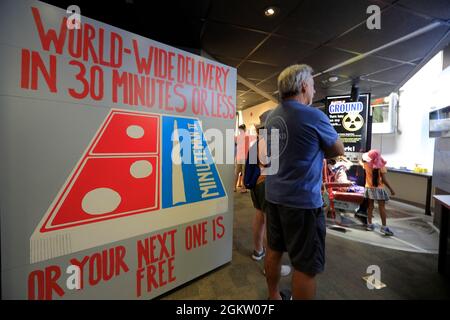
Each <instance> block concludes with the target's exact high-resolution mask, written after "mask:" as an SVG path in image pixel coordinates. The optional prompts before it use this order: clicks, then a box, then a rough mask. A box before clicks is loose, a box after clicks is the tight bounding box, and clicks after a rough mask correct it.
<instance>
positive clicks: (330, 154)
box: [323, 138, 344, 159]
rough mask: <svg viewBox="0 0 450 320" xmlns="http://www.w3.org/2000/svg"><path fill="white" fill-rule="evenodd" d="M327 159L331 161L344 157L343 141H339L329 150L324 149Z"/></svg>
mask: <svg viewBox="0 0 450 320" xmlns="http://www.w3.org/2000/svg"><path fill="white" fill-rule="evenodd" d="M323 151H324V153H325V158H326V159H331V158H334V157H337V156H343V155H344V144H343V143H342V141H341V139H339V138H338V139H337V140H336V142H335V143H334V144H333V145H332V146H331V147H329V148H324V150H323Z"/></svg>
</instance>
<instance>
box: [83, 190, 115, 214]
mask: <svg viewBox="0 0 450 320" xmlns="http://www.w3.org/2000/svg"><path fill="white" fill-rule="evenodd" d="M121 201H122V198H121V197H120V194H118V193H117V192H116V191H114V190H113V189H110V188H97V189H94V190H92V191H89V192H88V193H86V195H85V196H84V197H83V201H82V202H81V208H82V209H83V211H84V212H86V213H87V214H93V215H97V214H98V215H100V214H106V213H110V212H113V211H114V210H116V209H117V207H118V206H119V204H120V202H121Z"/></svg>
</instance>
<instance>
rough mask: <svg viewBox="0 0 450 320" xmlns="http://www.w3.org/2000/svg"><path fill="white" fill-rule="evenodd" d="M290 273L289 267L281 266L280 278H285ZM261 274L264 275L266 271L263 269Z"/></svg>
mask: <svg viewBox="0 0 450 320" xmlns="http://www.w3.org/2000/svg"><path fill="white" fill-rule="evenodd" d="M290 273H291V267H290V266H288V265H287V264H283V265H281V269H280V276H282V277H286V276H288V275H289V274H290ZM263 274H264V275H266V270H265V269H263Z"/></svg>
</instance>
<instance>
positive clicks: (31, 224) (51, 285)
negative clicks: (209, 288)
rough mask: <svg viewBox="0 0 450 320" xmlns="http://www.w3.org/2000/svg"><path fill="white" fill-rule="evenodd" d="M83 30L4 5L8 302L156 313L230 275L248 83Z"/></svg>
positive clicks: (4, 275)
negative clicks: (237, 147)
mask: <svg viewBox="0 0 450 320" xmlns="http://www.w3.org/2000/svg"><path fill="white" fill-rule="evenodd" d="M80 9H81V13H82V10H83V8H80ZM76 18H77V19H78V18H79V22H80V23H79V24H77V20H72V19H73V15H72V12H69V11H67V12H66V11H65V10H63V9H60V8H57V7H54V6H52V5H48V4H45V3H42V2H38V1H31V0H21V1H13V0H6V1H2V2H1V4H0V27H1V31H0V51H1V52H2V58H1V59H0V68H1V69H2V70H3V72H2V75H1V76H0V147H1V148H2V153H3V154H4V157H3V160H2V161H1V163H0V218H1V293H2V298H3V299H45V300H53V299H152V298H154V297H157V296H159V295H161V294H163V293H166V292H168V291H170V290H173V289H174V288H176V287H178V286H180V285H182V284H184V283H186V282H188V281H191V280H193V279H195V278H196V277H199V276H201V275H203V274H205V273H207V272H210V271H211V270H214V269H215V268H217V267H219V266H222V265H224V264H226V263H228V262H230V261H231V257H232V238H233V235H232V232H233V230H232V226H233V192H232V190H231V186H232V181H233V173H234V166H233V164H232V163H231V164H227V163H224V162H223V161H216V159H215V154H216V152H213V150H212V149H211V146H210V143H211V142H210V141H209V140H208V138H209V136H208V135H207V134H206V133H207V132H208V130H211V129H213V130H214V132H219V133H221V134H222V135H223V137H226V131H227V130H231V131H233V130H234V126H235V113H236V106H235V101H236V77H237V74H236V69H235V68H232V67H229V66H226V65H223V64H221V63H218V62H216V61H212V60H210V59H207V58H205V57H201V56H196V55H194V54H192V53H189V52H185V51H183V50H180V49H177V48H174V47H170V46H168V45H165V44H162V43H159V42H156V41H153V40H151V39H147V38H144V37H141V36H139V35H136V34H133V33H130V32H127V31H124V30H122V29H119V28H116V27H114V26H110V25H107V24H105V23H101V22H98V21H95V20H93V19H89V18H87V17H84V16H82V15H81V16H78V17H76ZM224 147H225V146H224ZM214 151H215V150H214ZM187 154H189V156H186V155H187Z"/></svg>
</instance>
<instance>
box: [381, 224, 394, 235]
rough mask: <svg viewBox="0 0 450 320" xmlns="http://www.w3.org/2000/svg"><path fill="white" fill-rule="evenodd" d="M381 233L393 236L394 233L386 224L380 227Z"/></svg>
mask: <svg viewBox="0 0 450 320" xmlns="http://www.w3.org/2000/svg"><path fill="white" fill-rule="evenodd" d="M381 233H383V234H384V235H385V236H393V235H394V233H393V232H392V231H391V229H389V228H388V227H386V226H382V227H381Z"/></svg>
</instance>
